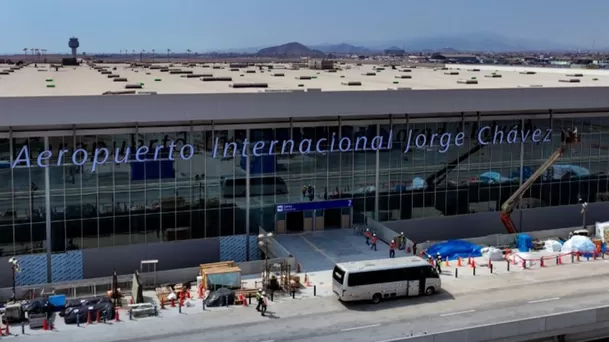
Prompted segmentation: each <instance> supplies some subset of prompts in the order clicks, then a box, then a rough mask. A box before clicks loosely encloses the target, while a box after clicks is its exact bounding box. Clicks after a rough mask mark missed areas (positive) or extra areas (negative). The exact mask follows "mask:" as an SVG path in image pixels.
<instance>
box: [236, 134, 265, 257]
mask: <svg viewBox="0 0 609 342" xmlns="http://www.w3.org/2000/svg"><path fill="white" fill-rule="evenodd" d="M245 138H246V139H247V141H249V140H250V130H249V129H247V130H246V131H245ZM243 147H244V148H247V146H245V144H244V146H243ZM244 154H245V155H246V156H247V157H245V158H246V159H245V169H246V170H245V261H250V207H251V206H250V162H251V158H250V154H249V151H245V153H242V154H241V155H244ZM260 225H261V226H262V222H260ZM258 234H260V232H258Z"/></svg>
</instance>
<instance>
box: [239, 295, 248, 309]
mask: <svg viewBox="0 0 609 342" xmlns="http://www.w3.org/2000/svg"><path fill="white" fill-rule="evenodd" d="M239 300H240V301H241V303H242V304H243V307H246V306H247V301H246V300H245V296H244V295H243V294H240V295H239Z"/></svg>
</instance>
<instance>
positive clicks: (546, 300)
mask: <svg viewBox="0 0 609 342" xmlns="http://www.w3.org/2000/svg"><path fill="white" fill-rule="evenodd" d="M559 299H560V298H559V297H554V298H546V299H538V300H532V301H530V302H529V304H535V303H543V302H551V301H553V300H559Z"/></svg>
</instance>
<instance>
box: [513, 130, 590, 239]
mask: <svg viewBox="0 0 609 342" xmlns="http://www.w3.org/2000/svg"><path fill="white" fill-rule="evenodd" d="M577 142H579V136H578V135H577V129H574V130H565V131H563V132H562V134H561V145H560V147H559V148H557V149H556V151H554V153H552V155H551V156H550V158H548V160H546V161H545V162H544V163H543V164H542V165H541V166H540V167H539V168H538V169H537V171H535V173H533V174H532V175H531V177H529V179H527V180H526V181H525V182H524V183H522V185H521V186H520V187H519V188H518V190H516V192H514V193H513V194H512V196H510V198H508V199H507V200H506V201H505V203H503V205H502V206H501V222H503V225H505V228H506V229H507V232H508V234H516V233H517V231H516V226H515V224H514V221H513V220H512V216H511V215H512V212H513V211H514V206H515V205H516V203H517V202H518V201H519V200H520V199H521V198H522V196H524V194H525V193H526V192H527V191H528V190H529V188H530V187H531V186H532V185H533V183H535V182H536V181H537V180H538V179H539V177H541V176H542V175H543V174H544V173H545V172H546V171H547V170H548V169H549V168H550V167H551V166H552V164H554V163H555V162H556V161H557V160H558V158H560V156H562V154H563V153H564V152H565V150H566V148H567V146H568V145H570V144H572V143H577ZM521 167H522V165H521Z"/></svg>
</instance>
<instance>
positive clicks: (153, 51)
mask: <svg viewBox="0 0 609 342" xmlns="http://www.w3.org/2000/svg"><path fill="white" fill-rule="evenodd" d="M155 52H156V50H154V49H152V63H153V64H154V53H155Z"/></svg>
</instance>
